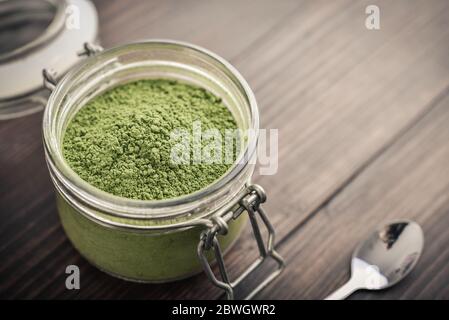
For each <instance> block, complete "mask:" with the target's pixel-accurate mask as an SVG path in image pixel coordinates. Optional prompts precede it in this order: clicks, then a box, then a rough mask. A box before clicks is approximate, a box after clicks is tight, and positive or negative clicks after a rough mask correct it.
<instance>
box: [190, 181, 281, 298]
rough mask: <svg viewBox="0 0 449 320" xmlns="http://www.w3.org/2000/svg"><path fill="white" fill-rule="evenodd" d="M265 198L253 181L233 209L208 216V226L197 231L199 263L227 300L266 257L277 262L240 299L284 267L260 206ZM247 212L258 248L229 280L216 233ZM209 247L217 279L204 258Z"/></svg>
mask: <svg viewBox="0 0 449 320" xmlns="http://www.w3.org/2000/svg"><path fill="white" fill-rule="evenodd" d="M265 201H266V193H265V191H264V190H263V189H262V187H261V186H259V185H256V184H253V185H249V186H247V187H246V189H245V192H244V193H243V195H242V196H241V197H240V198H239V199H238V201H237V203H236V205H235V206H234V207H233V209H231V210H229V211H226V212H225V213H224V214H220V215H215V216H213V217H212V218H211V221H212V226H211V227H209V228H208V229H206V230H205V231H203V232H202V233H201V237H200V241H199V244H198V251H197V254H198V258H199V259H200V262H201V264H202V266H203V269H204V271H205V273H206V275H207V277H208V278H209V280H210V281H211V282H212V283H213V284H214V285H215V286H217V287H218V288H220V289H222V290H224V291H225V292H226V297H227V299H228V300H233V299H234V298H235V296H234V290H235V288H236V287H237V286H238V285H239V284H240V283H241V282H242V281H243V280H245V279H246V278H247V277H248V276H249V275H250V274H252V273H253V272H254V271H255V270H256V269H257V268H258V267H259V266H260V265H262V263H263V262H264V261H265V260H266V259H267V258H272V259H274V260H275V261H276V262H277V268H276V270H275V271H273V272H272V273H271V274H270V275H268V276H267V277H266V278H265V279H264V280H263V281H262V282H261V283H260V284H259V285H258V286H257V287H256V288H254V289H253V290H252V291H251V292H250V293H249V294H248V295H247V296H246V297H245V298H244V299H245V300H249V299H251V298H253V297H254V296H255V295H256V294H257V293H259V292H260V291H261V290H262V289H263V288H265V287H266V286H267V285H268V284H270V283H271V282H272V281H273V280H274V279H275V278H276V277H278V276H279V275H280V274H281V272H282V271H283V269H284V268H285V262H284V259H283V258H282V257H281V256H280V255H279V253H278V252H277V251H276V250H275V249H274V243H275V231H274V228H273V226H272V224H271V222H270V220H269V219H268V217H267V215H266V214H265V211H264V210H263V209H262V207H261V206H260V205H261V203H264V202H265ZM245 211H246V212H247V213H248V216H249V219H250V222H251V227H252V229H253V233H254V237H255V238H256V242H257V247H258V249H259V258H258V259H257V260H256V261H254V262H253V263H252V264H251V265H250V266H249V267H248V268H247V269H246V270H245V271H244V272H243V273H242V274H241V275H240V276H239V277H238V278H237V279H236V280H234V281H230V279H229V276H228V273H227V270H226V266H225V262H224V259H223V254H222V251H221V247H220V243H219V242H218V239H217V235H218V234H220V235H225V234H226V233H227V232H228V222H229V221H230V220H235V219H237V218H238V217H239V216H240V215H241V214H242V213H243V212H245ZM257 215H259V217H260V218H261V220H262V222H263V223H264V225H265V227H266V228H267V231H268V240H267V243H266V244H265V242H264V240H263V238H262V234H261V232H260V228H259V224H258V222H257ZM210 249H212V250H213V251H214V255H215V259H216V260H217V264H218V268H219V271H220V277H221V280H219V279H217V277H216V276H215V274H214V273H213V271H212V268H211V266H210V264H209V261H208V260H207V257H206V253H207V252H208V251H209V250H210Z"/></svg>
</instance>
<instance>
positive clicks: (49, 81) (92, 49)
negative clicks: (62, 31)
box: [42, 42, 103, 91]
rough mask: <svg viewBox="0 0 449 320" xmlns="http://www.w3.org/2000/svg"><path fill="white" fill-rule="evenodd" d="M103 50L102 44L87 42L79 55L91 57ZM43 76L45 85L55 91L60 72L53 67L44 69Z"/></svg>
mask: <svg viewBox="0 0 449 320" xmlns="http://www.w3.org/2000/svg"><path fill="white" fill-rule="evenodd" d="M101 51H103V48H102V47H101V46H100V45H98V44H93V43H89V42H85V43H84V45H83V49H82V50H81V51H79V52H78V53H77V54H78V56H79V57H82V56H87V57H91V56H93V55H95V54H97V53H99V52H101ZM42 77H43V79H44V87H45V88H47V89H48V90H50V91H53V90H54V89H55V88H56V85H57V84H58V81H57V78H58V73H57V72H56V71H55V70H53V69H43V70H42Z"/></svg>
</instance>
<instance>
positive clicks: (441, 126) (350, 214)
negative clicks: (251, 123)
mask: <svg viewBox="0 0 449 320" xmlns="http://www.w3.org/2000/svg"><path fill="white" fill-rule="evenodd" d="M445 93H446V94H445V95H444V98H443V99H442V100H440V101H439V102H438V103H437V104H436V105H435V106H434V108H433V110H432V111H431V112H430V113H429V114H428V115H426V116H425V117H424V118H423V119H422V121H419V123H418V124H417V125H416V126H415V127H414V128H413V129H411V130H410V131H408V132H407V133H405V134H404V135H403V136H401V137H400V139H398V141H396V142H395V143H394V144H393V145H392V146H391V147H390V148H388V150H387V151H386V152H385V153H383V154H382V155H380V156H379V157H378V158H377V159H376V160H375V161H374V163H373V164H372V165H371V166H369V167H368V168H367V169H366V170H365V171H364V172H363V173H361V174H360V176H358V177H357V178H356V179H355V180H354V181H353V182H352V183H350V184H348V185H347V186H346V187H345V188H344V190H343V191H342V192H341V193H340V194H339V195H338V196H337V197H335V198H334V199H332V201H331V202H330V203H329V204H328V205H327V206H326V207H324V208H323V209H322V210H321V211H320V212H319V213H318V214H317V216H316V217H315V218H314V219H313V220H311V221H310V222H309V223H308V224H306V225H305V226H304V227H303V228H300V229H298V230H296V232H295V233H294V234H292V235H291V237H290V238H289V239H288V241H286V242H285V243H284V244H283V245H282V247H281V251H282V252H283V254H284V255H285V256H286V257H287V260H288V262H289V269H290V270H289V271H287V272H286V273H285V274H284V275H283V276H282V277H281V279H280V280H279V282H278V283H276V286H272V287H271V288H270V290H266V291H264V293H263V294H262V295H260V298H280V299H303V298H306V299H317V298H324V297H325V296H326V295H327V294H329V293H330V292H331V291H333V290H334V289H336V288H338V286H340V285H342V284H343V283H344V281H345V280H347V279H348V277H349V261H350V256H351V253H352V250H353V249H354V247H355V245H356V244H357V243H358V242H359V241H362V240H363V239H364V238H365V237H366V236H367V235H368V234H369V233H370V232H372V231H373V230H374V229H375V228H376V227H378V226H380V225H383V224H385V223H388V222H389V221H391V220H394V219H401V218H406V219H412V220H415V221H417V222H418V223H420V224H421V225H422V226H423V229H424V235H425V248H424V253H423V256H422V258H421V260H420V261H419V263H418V265H417V267H416V270H415V271H413V272H412V274H411V275H410V276H409V277H408V278H406V279H404V281H403V282H401V283H400V284H398V285H397V287H394V288H392V289H389V290H387V291H384V292H377V293H366V292H361V293H358V294H356V295H354V298H360V299H372V298H373V299H448V298H449V283H448V279H449V268H447V265H448V263H449V248H448V246H447V244H448V243H449V233H448V232H447V227H448V225H449V167H448V163H449V144H448V141H449V126H448V123H449V90H447V91H446V92H445ZM293 288H296V290H292V289H293Z"/></svg>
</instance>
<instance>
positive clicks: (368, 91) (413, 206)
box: [0, 0, 449, 299]
mask: <svg viewBox="0 0 449 320" xmlns="http://www.w3.org/2000/svg"><path fill="white" fill-rule="evenodd" d="M374 2H375V3H373V1H349V0H348V1H344V0H338V1H332V2H329V1H282V2H279V1H269V0H263V1H258V2H257V5H255V4H254V2H253V1H247V0H245V1H226V2H224V1H208V2H200V1H182V2H181V1H143V0H142V1H137V0H134V1H133V2H132V3H133V5H132V6H130V5H128V4H126V3H125V2H123V1H105V0H99V1H95V4H96V6H97V8H98V10H99V14H100V31H101V34H100V38H101V40H102V43H103V45H104V46H105V47H110V46H113V45H116V44H119V43H124V42H128V41H132V40H136V39H141V38H172V39H177V40H182V41H188V42H193V43H195V44H198V45H201V46H204V47H206V48H208V49H210V50H213V51H215V52H217V53H218V54H220V55H222V56H223V57H225V58H226V59H228V60H230V61H231V63H233V64H234V65H235V66H236V67H237V68H238V69H239V70H240V71H241V72H242V73H243V75H244V76H245V78H246V79H247V80H248V82H249V83H250V85H251V87H252V88H253V90H254V91H255V94H256V97H257V99H258V102H259V108H260V111H261V120H262V127H264V128H278V129H279V137H280V141H279V171H278V173H277V174H276V175H273V176H257V177H256V178H255V181H256V182H257V183H260V184H261V185H263V186H264V187H265V188H266V189H267V191H268V195H269V200H268V202H267V204H266V208H267V211H268V212H269V214H270V217H271V219H272V220H273V221H274V223H275V226H276V229H277V232H278V239H279V243H280V246H279V247H280V250H281V252H282V253H283V254H284V255H285V256H286V257H287V260H288V262H289V266H288V269H287V270H286V272H285V274H284V275H283V276H282V277H281V278H280V279H279V280H278V281H276V282H275V283H274V284H273V285H271V286H270V287H269V288H268V289H267V290H265V291H264V292H263V293H262V294H261V295H260V296H259V297H260V298H269V299H277V298H296V299H301V298H308V299H313V298H315V299H316V298H322V297H324V296H325V295H326V294H328V293H329V292H330V291H331V290H332V289H333V288H336V287H337V286H338V285H340V284H342V283H343V282H344V280H345V279H346V278H347V276H348V269H347V264H348V257H349V255H350V252H351V251H352V249H353V244H354V242H355V241H357V240H359V239H361V238H363V235H365V234H366V232H368V231H369V230H371V229H372V228H374V227H375V226H377V225H378V224H379V223H382V222H384V221H386V220H387V219H390V218H394V217H400V216H401V217H410V218H414V219H416V220H417V221H419V222H420V223H422V224H423V226H424V228H425V232H426V239H430V241H431V242H430V245H429V247H426V252H425V255H424V257H423V260H422V261H421V262H420V264H419V265H418V269H417V271H416V272H415V273H413V274H412V275H411V277H410V278H409V279H408V280H407V282H404V284H403V285H400V286H398V287H397V288H394V289H393V290H391V291H388V292H385V293H382V294H381V295H379V294H376V295H372V294H367V293H360V294H357V295H356V296H355V298H361V299H364V298H366V299H370V298H375V299H378V298H449V292H448V291H449V283H448V281H447V279H448V277H447V272H446V271H442V269H444V266H445V264H446V265H447V263H448V262H449V257H448V254H447V250H445V249H444V248H445V247H447V241H448V239H447V237H446V236H445V235H444V232H443V230H444V228H447V227H448V226H449V221H448V219H447V211H448V205H449V192H447V191H448V188H447V186H448V181H447V179H448V174H447V171H446V170H447V164H448V163H449V157H448V153H447V147H446V146H445V145H444V143H445V141H447V138H448V136H447V135H448V132H447V128H445V127H444V123H447V117H448V116H449V115H448V113H447V109H448V104H447V98H446V94H447V88H448V87H449V61H448V60H447V56H449V41H448V40H449V39H448V38H449V28H448V24H449V18H448V17H449V15H448V11H449V3H447V1H439V0H433V1H426V2H424V1H403V0H399V1H374ZM368 4H377V5H379V6H380V8H381V30H378V31H368V30H367V29H366V28H365V25H364V20H365V17H366V15H365V7H366V6H367V5H368ZM41 116H42V115H41V114H37V115H33V116H29V117H26V118H22V119H16V120H11V121H5V122H0V240H1V241H0V257H1V264H0V297H1V298H45V299H48V298H89V299H90V298H92V299H94V298H95V299H107V298H110V299H119V298H136V299H169V298H179V299H184V298H193V299H200V298H208V299H212V298H219V297H221V293H220V292H219V291H218V290H216V289H215V288H213V287H212V286H211V285H210V284H209V283H208V281H207V279H205V277H204V275H199V276H196V277H193V278H190V279H187V280H185V281H180V282H176V283H171V284H164V285H141V284H133V283H127V282H124V281H121V280H118V279H114V278H112V277H110V276H107V275H105V274H103V273H101V272H100V271H98V270H97V269H95V268H94V267H92V266H90V265H89V264H88V263H87V262H86V261H85V260H84V259H83V258H82V257H80V256H79V254H78V253H77V252H76V251H75V250H74V249H73V248H72V246H71V245H70V243H69V242H68V240H67V239H66V237H65V235H64V233H63V231H62V229H61V227H60V224H59V221H58V218H57V213H56V209H55V204H54V198H53V190H52V186H51V183H50V181H49V178H48V173H47V169H46V166H45V161H44V155H43V150H42V144H41V138H40V131H41V129H40V125H41ZM445 121H446V122H445ZM446 144H447V143H446ZM445 160H446V161H445ZM421 183H422V184H421ZM428 241H429V240H428ZM445 244H446V245H445ZM254 249H255V244H254V242H253V241H252V239H251V234H250V233H249V232H246V233H245V234H244V235H243V237H242V239H241V240H240V241H239V242H238V243H237V245H236V247H235V248H234V249H233V250H232V252H230V253H229V254H228V255H227V256H226V262H227V263H228V265H229V268H230V270H231V273H234V274H236V273H238V271H239V270H241V269H242V268H243V267H244V266H245V265H247V264H248V263H249V261H250V260H251V259H252V258H253V257H254V254H253V252H254ZM69 264H76V265H78V266H79V267H80V269H81V275H82V280H81V281H82V284H81V285H82V289H81V290H79V291H68V290H66V289H65V286H64V280H65V274H64V270H65V266H67V265H69ZM446 270H447V268H446ZM262 276H263V274H260V275H258V277H255V278H254V279H253V280H252V283H250V285H251V284H253V283H255V282H256V281H258V279H260V277H262Z"/></svg>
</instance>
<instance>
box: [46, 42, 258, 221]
mask: <svg viewBox="0 0 449 320" xmlns="http://www.w3.org/2000/svg"><path fill="white" fill-rule="evenodd" d="M151 78H153V79H161V78H162V79H173V80H176V81H181V82H186V83H190V84H194V85H196V86H200V87H203V88H205V89H206V90H208V91H211V92H212V93H214V94H215V95H217V96H219V97H221V98H222V99H223V102H224V104H225V105H226V106H227V107H228V108H229V109H230V111H231V113H232V114H233V115H234V117H235V119H236V122H237V124H238V126H239V128H241V129H244V130H253V131H254V134H253V135H252V136H249V137H248V139H247V140H246V141H245V142H246V143H245V145H244V148H242V151H241V152H240V154H239V156H238V158H237V160H236V161H235V163H234V164H233V165H232V166H231V168H230V169H229V170H228V172H227V173H226V174H225V175H223V176H222V177H221V178H220V179H218V180H216V181H215V182H214V183H212V184H211V185H209V186H208V187H206V188H204V189H201V190H199V191H197V192H194V193H191V194H188V195H185V196H181V197H178V198H172V199H166V200H134V199H126V198H121V197H117V196H114V195H112V194H109V193H106V192H104V191H101V190H99V189H97V188H95V187H93V186H92V185H90V184H88V183H87V182H85V181H84V180H82V179H81V178H80V177H79V176H78V175H76V174H75V173H74V172H73V170H72V169H71V168H70V167H69V166H68V164H67V163H66V161H65V159H64V157H63V155H62V139H63V137H64V133H65V129H66V127H67V125H68V123H69V122H70V120H71V119H72V118H73V116H74V115H75V114H76V112H77V111H78V110H79V109H80V108H82V106H84V105H85V103H86V102H87V101H89V100H91V99H92V98H94V97H95V96H97V95H99V94H101V93H102V92H104V91H106V90H108V89H110V88H111V87H114V86H117V85H120V84H122V83H127V82H130V81H134V80H138V79H151ZM258 121H259V119H258V110H257V104H256V101H255V98H254V95H253V93H252V91H251V89H250V88H249V86H248V84H247V83H246V81H245V80H244V79H243V77H242V76H241V75H240V74H239V73H238V72H237V71H236V70H235V69H234V68H233V67H232V66H231V65H230V64H229V63H228V62H226V61H225V60H223V59H222V58H220V57H218V56H216V55H215V54H213V53H211V52H209V51H207V50H205V49H202V48H199V47H196V46H192V45H189V44H185V43H180V42H174V41H165V40H154V41H146V42H140V43H133V44H128V45H124V46H120V47H116V48H113V49H110V50H106V51H104V52H102V53H100V54H98V55H96V56H94V57H91V58H88V59H87V60H86V61H84V63H82V64H81V65H79V66H78V67H77V68H76V69H74V70H72V71H70V72H69V73H68V74H67V75H66V76H65V77H64V78H63V79H62V80H61V82H60V83H59V84H58V86H57V87H56V89H55V91H54V92H53V93H52V95H51V96H50V99H49V102H48V105H47V108H46V111H45V114H44V121H43V134H44V142H45V147H46V153H47V162H48V164H49V168H50V173H51V175H52V177H53V180H57V181H58V183H59V185H60V186H62V187H63V188H64V192H65V193H67V195H68V196H69V197H70V196H73V197H75V198H76V199H78V200H80V201H81V202H83V203H85V204H86V205H87V206H90V207H93V208H96V209H98V210H100V211H103V212H106V213H108V214H111V215H113V216H118V217H126V218H134V219H149V218H158V217H164V218H167V217H168V216H170V217H174V216H179V215H186V214H187V215H189V216H191V215H192V213H193V215H194V213H195V212H197V211H198V209H199V208H198V201H203V202H204V200H205V199H209V200H212V199H214V200H216V201H218V202H220V201H225V200H226V199H225V197H223V195H225V194H229V193H237V192H238V191H240V190H241V188H242V186H243V185H244V184H245V182H247V181H244V182H241V183H240V185H239V186H236V185H235V184H234V185H233V180H235V179H238V178H239V177H240V178H242V177H245V178H246V179H247V178H248V177H247V175H248V174H247V173H248V172H246V173H245V172H244V171H245V170H246V171H248V167H249V166H251V164H250V163H249V162H250V160H251V159H254V157H255V154H256V145H257V134H258ZM252 165H253V164H252ZM250 171H251V174H252V170H250ZM244 173H245V174H244ZM55 184H56V183H55ZM232 185H233V186H232ZM230 186H232V188H231V187H230ZM220 199H222V200H220ZM218 202H216V203H214V204H213V205H214V206H219V205H220V204H219V203H218ZM207 205H208V206H209V207H210V206H211V202H210V201H209V202H208V204H207ZM209 209H210V208H209Z"/></svg>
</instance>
